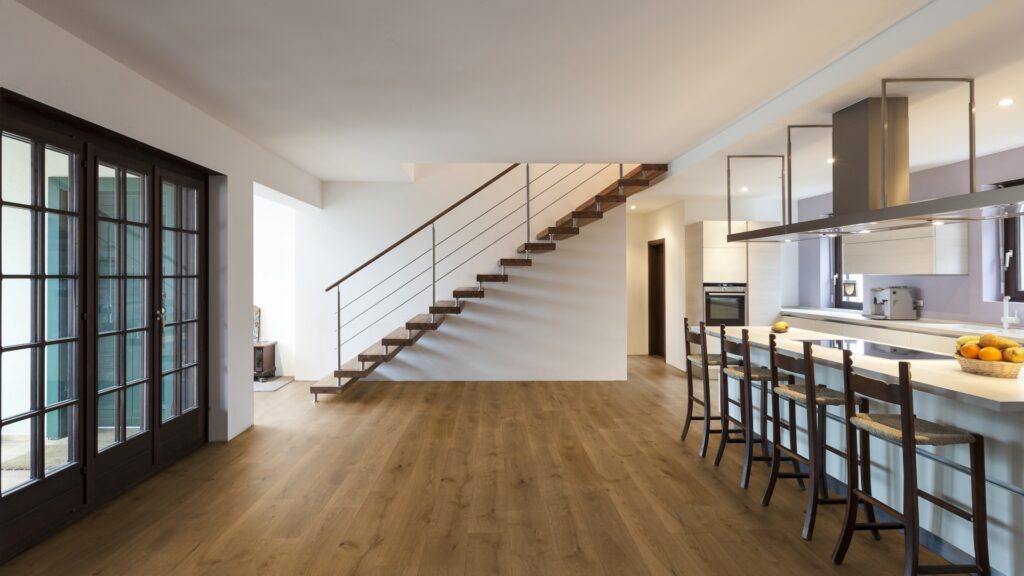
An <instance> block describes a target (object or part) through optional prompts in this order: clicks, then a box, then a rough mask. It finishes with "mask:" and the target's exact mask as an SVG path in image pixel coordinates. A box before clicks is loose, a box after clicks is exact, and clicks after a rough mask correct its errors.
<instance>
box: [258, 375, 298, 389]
mask: <svg viewBox="0 0 1024 576" xmlns="http://www.w3.org/2000/svg"><path fill="white" fill-rule="evenodd" d="M294 380H295V378H292V377H291V376H278V377H277V378H273V379H271V380H267V381H266V382H260V381H259V380H253V383H252V390H253V392H277V391H278V390H280V389H281V388H284V387H285V386H286V385H287V384H290V383H291V382H293V381H294Z"/></svg>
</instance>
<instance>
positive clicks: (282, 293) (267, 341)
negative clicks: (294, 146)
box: [252, 183, 296, 423]
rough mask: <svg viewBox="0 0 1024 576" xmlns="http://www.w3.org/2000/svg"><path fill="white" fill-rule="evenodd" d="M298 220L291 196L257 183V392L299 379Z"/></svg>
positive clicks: (255, 245) (255, 283)
mask: <svg viewBox="0 0 1024 576" xmlns="http://www.w3.org/2000/svg"><path fill="white" fill-rule="evenodd" d="M291 202H293V201H291ZM295 218H296V209H295V207H294V206H293V205H292V204H291V203H290V200H289V199H288V197H287V196H285V195H284V194H283V193H281V192H278V191H277V190H273V189H271V188H268V187H267V186H264V185H262V184H259V183H255V184H254V186H253V283H252V284H253V392H255V393H260V392H277V391H278V390H281V389H283V388H284V387H285V386H287V385H288V384H290V383H291V382H293V381H294V375H295V329H296V326H295V288H296V280H295V259H296V252H295ZM257 414H259V413H257ZM257 423H259V422H258V421H257Z"/></svg>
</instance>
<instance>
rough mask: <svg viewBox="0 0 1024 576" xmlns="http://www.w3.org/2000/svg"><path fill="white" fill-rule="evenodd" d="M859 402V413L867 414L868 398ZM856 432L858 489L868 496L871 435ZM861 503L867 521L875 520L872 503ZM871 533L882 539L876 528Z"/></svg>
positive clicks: (869, 491) (869, 487) (877, 538)
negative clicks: (858, 436) (858, 450)
mask: <svg viewBox="0 0 1024 576" xmlns="http://www.w3.org/2000/svg"><path fill="white" fill-rule="evenodd" d="M859 404H860V413H861V414H867V413H868V399H867V398H861V399H860V402H859ZM858 434H859V435H860V459H859V460H860V490H861V492H863V493H865V494H867V495H868V496H870V495H871V436H869V435H868V433H867V432H865V431H863V430H860V431H859V432H858ZM846 457H847V458H850V459H851V461H852V462H857V459H854V458H853V457H852V456H850V455H849V454H847V455H846ZM862 504H864V511H865V513H866V514H867V518H868V522H871V523H875V522H877V521H878V520H877V519H876V518H875V507H874V505H873V504H871V503H870V502H868V501H866V500H865V501H863V502H862ZM871 535H872V536H873V537H874V538H875V540H881V539H882V534H881V532H879V531H878V530H872V531H871Z"/></svg>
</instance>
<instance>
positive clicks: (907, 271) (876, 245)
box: [843, 222, 968, 276]
mask: <svg viewBox="0 0 1024 576" xmlns="http://www.w3.org/2000/svg"><path fill="white" fill-rule="evenodd" d="M843 271H844V272H845V273H847V274H885V275H896V276H907V275H915V274H949V275H952V274H967V273H968V261H967V223H965V222H961V223H954V224H946V225H945V226H922V227H918V228H907V229H904V230H889V231H886V232H874V233H872V234H854V235H849V236H843Z"/></svg>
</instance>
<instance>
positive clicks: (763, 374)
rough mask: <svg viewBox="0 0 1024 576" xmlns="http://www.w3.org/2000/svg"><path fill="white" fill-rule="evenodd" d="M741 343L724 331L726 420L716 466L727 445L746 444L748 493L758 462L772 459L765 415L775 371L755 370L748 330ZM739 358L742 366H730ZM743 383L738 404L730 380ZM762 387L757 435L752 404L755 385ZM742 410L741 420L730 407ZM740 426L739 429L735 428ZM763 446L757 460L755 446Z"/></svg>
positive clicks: (744, 477) (744, 475)
mask: <svg viewBox="0 0 1024 576" xmlns="http://www.w3.org/2000/svg"><path fill="white" fill-rule="evenodd" d="M741 334H742V336H743V338H742V341H741V342H731V341H729V340H728V339H726V337H725V326H722V327H721V339H722V363H721V364H720V365H719V367H720V369H721V375H720V376H719V388H720V396H721V401H720V402H719V404H720V407H719V411H720V412H721V419H722V438H721V439H720V440H719V444H718V454H717V455H716V456H715V466H718V464H719V463H720V462H721V461H722V455H723V454H725V446H726V444H733V443H740V442H742V443H743V472H742V474H741V476H740V487H741V488H744V489H746V487H747V485H749V484H750V468H751V465H752V463H753V462H754V461H755V460H756V461H758V462H768V461H769V460H770V459H771V457H770V456H769V455H768V440H767V439H766V438H765V434H766V433H767V430H768V419H767V418H768V415H767V412H766V411H765V405H766V403H767V394H768V384H767V383H768V382H769V381H770V380H771V377H772V373H771V370H770V369H769V368H767V367H765V366H754V364H753V363H752V362H751V361H750V331H749V330H747V329H746V328H744V329H743V331H742V333H741ZM730 356H732V357H735V358H739V359H740V360H739V362H738V363H737V364H734V365H731V366H730V365H729V357H730ZM730 378H731V379H733V380H737V381H739V385H740V386H739V387H740V398H739V400H735V399H733V398H731V397H730V396H729V379H730ZM754 382H760V383H761V418H760V420H761V427H760V429H761V434H760V435H759V436H758V435H755V434H754V406H753V402H752V401H751V396H752V395H753V390H754V389H753V383H754ZM732 405H735V406H736V407H737V408H739V416H740V418H734V417H733V416H732V414H731V409H730V406H732ZM732 424H736V425H737V426H739V428H733V427H732ZM733 434H741V435H742V436H741V437H740V438H733V437H732V435H733ZM755 437H756V441H757V443H758V444H760V445H761V455H760V456H754V442H755Z"/></svg>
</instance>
